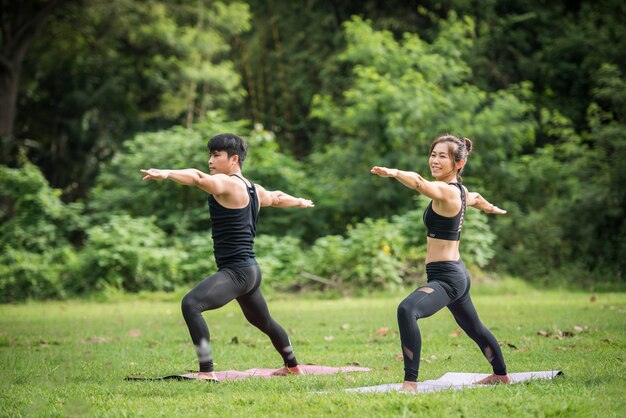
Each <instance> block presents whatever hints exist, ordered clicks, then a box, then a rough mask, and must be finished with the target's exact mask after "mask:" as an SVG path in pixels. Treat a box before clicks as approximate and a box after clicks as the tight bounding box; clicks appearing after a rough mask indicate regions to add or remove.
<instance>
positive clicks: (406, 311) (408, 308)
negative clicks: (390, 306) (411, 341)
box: [398, 299, 416, 318]
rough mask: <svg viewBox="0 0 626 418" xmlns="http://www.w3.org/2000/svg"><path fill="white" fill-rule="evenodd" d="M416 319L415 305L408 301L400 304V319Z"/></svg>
mask: <svg viewBox="0 0 626 418" xmlns="http://www.w3.org/2000/svg"><path fill="white" fill-rule="evenodd" d="M407 316H408V317H412V318H413V317H415V316H416V313H415V307H414V306H413V303H411V302H410V301H408V300H406V299H405V300H403V301H402V302H400V304H399V305H398V317H407Z"/></svg>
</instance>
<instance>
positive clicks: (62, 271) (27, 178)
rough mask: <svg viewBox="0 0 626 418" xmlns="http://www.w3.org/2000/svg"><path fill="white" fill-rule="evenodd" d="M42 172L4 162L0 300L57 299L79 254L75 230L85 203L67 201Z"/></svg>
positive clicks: (0, 189)
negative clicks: (72, 238) (73, 241)
mask: <svg viewBox="0 0 626 418" xmlns="http://www.w3.org/2000/svg"><path fill="white" fill-rule="evenodd" d="M59 196H60V191H59V190H55V189H52V188H50V186H49V185H48V182H47V181H46V179H45V178H44V177H43V175H42V174H41V171H40V170H39V169H38V168H37V167H36V166H35V165H33V164H32V163H30V162H28V161H25V162H24V163H23V165H22V167H19V168H9V167H7V166H4V165H0V204H1V206H0V220H1V223H0V278H1V280H0V301H2V302H7V301H14V300H23V299H25V298H28V297H33V298H55V297H59V296H62V295H63V294H64V293H65V290H64V280H65V278H67V276H68V266H70V265H71V264H72V263H73V262H74V260H75V258H76V255H75V254H74V251H73V249H72V247H71V246H70V245H69V237H70V234H71V233H72V232H73V231H75V230H76V229H77V228H79V226H80V225H81V219H80V218H79V217H78V213H79V210H80V205H78V204H74V205H65V204H64V203H63V202H61V200H60V198H59Z"/></svg>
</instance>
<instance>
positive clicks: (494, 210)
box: [487, 204, 506, 215]
mask: <svg viewBox="0 0 626 418" xmlns="http://www.w3.org/2000/svg"><path fill="white" fill-rule="evenodd" d="M487 213H488V214H489V215H504V214H505V213H506V210H504V209H500V208H499V207H497V206H496V205H493V204H492V205H491V209H489V210H487Z"/></svg>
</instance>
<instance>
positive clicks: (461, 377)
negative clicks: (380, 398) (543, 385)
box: [346, 370, 563, 394]
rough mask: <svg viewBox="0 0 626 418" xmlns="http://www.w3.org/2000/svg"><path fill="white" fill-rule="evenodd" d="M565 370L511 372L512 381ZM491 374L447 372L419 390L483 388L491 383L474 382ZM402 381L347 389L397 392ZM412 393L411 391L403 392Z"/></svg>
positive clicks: (369, 391)
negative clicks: (478, 383) (476, 383)
mask: <svg viewBox="0 0 626 418" xmlns="http://www.w3.org/2000/svg"><path fill="white" fill-rule="evenodd" d="M562 374H563V372H561V371H560V370H550V371H543V372H525V373H509V377H510V378H511V383H512V384H515V383H519V382H525V381H527V380H533V379H552V378H554V377H556V376H561V375H562ZM487 376H489V374H481V373H454V372H451V373H446V374H444V375H443V376H441V377H440V378H439V379H437V380H426V381H424V382H417V392H436V391H441V390H459V389H467V388H481V387H486V386H491V385H475V384H474V382H477V381H479V380H480V379H483V378H485V377H487ZM401 386H402V383H387V384H384V385H378V386H366V387H361V388H352V389H346V392H360V393H375V392H397V391H398V389H400V387H401ZM402 393H408V394H411V392H402Z"/></svg>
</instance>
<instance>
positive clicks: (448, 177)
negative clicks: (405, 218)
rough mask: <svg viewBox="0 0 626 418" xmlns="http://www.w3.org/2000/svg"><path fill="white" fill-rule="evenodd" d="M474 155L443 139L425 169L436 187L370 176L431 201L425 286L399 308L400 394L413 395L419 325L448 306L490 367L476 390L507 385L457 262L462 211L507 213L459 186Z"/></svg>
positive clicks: (395, 173) (413, 177)
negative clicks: (466, 165)
mask: <svg viewBox="0 0 626 418" xmlns="http://www.w3.org/2000/svg"><path fill="white" fill-rule="evenodd" d="M471 150H472V141H470V140H469V139H467V138H458V137H456V136H454V135H442V136H440V137H438V138H436V139H435V140H434V141H433V143H432V144H431V146H430V158H429V160H428V165H429V166H430V172H431V174H432V176H433V177H434V178H435V180H436V181H428V180H426V179H424V178H423V177H422V176H420V175H419V174H417V173H413V172H410V171H401V170H398V169H395V168H386V167H374V168H372V170H371V172H372V173H374V174H376V175H378V176H381V177H393V178H395V179H396V180H398V181H399V182H400V183H402V184H404V185H405V186H407V187H409V188H411V189H415V190H416V191H418V192H419V193H422V194H423V195H425V196H427V197H429V198H431V199H432V201H431V203H430V204H429V205H428V207H427V208H426V211H425V212H424V217H423V219H424V223H425V224H426V228H427V230H428V236H427V237H426V241H427V253H426V276H427V284H426V285H424V286H421V287H419V288H418V289H416V290H415V291H414V292H413V293H411V294H410V295H409V296H407V297H406V299H404V300H403V301H402V303H400V305H399V306H398V325H399V327H400V340H401V342H402V353H403V357H404V383H403V385H402V388H401V389H400V390H402V391H415V390H417V375H418V371H419V363H420V352H421V336H420V331H419V328H418V326H417V320H418V319H420V318H427V317H429V316H431V315H433V314H434V313H435V312H437V311H439V310H440V309H442V308H443V307H445V306H447V307H448V309H449V310H450V312H452V315H454V319H455V320H456V322H457V323H458V324H459V326H460V327H461V328H462V329H463V331H465V332H466V333H467V335H469V337H470V338H471V339H472V340H474V341H475V342H476V344H478V346H479V347H480V349H481V351H482V352H483V354H484V355H485V357H486V358H487V360H488V361H489V363H491V366H492V367H493V374H492V375H490V376H488V377H486V378H485V379H482V380H480V381H478V382H476V383H477V384H496V383H505V384H508V383H510V382H511V381H510V379H509V377H508V375H507V372H506V365H505V364H504V358H503V357H502V351H501V350H500V346H499V345H498V342H497V341H496V339H495V337H494V336H493V334H492V333H491V332H490V331H489V330H488V329H487V328H486V327H485V326H484V325H483V324H482V323H481V322H480V319H479V318H478V314H477V313H476V309H475V308H474V305H473V303H472V299H471V298H470V295H469V290H470V277H469V273H468V272H467V269H466V268H465V265H464V264H463V262H462V261H461V255H460V253H459V242H460V239H461V228H462V226H463V219H464V217H465V209H466V206H473V207H475V208H476V209H480V210H482V211H484V212H486V213H490V214H498V215H501V214H504V213H506V211H504V210H502V209H500V208H498V207H497V206H494V205H493V204H491V203H489V202H487V201H486V200H485V199H484V198H483V197H482V196H481V195H479V194H478V193H471V192H468V190H467V189H466V188H465V186H463V185H461V183H460V181H461V173H462V172H463V168H464V167H465V164H466V162H467V156H468V154H469V153H470V151H471Z"/></svg>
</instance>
